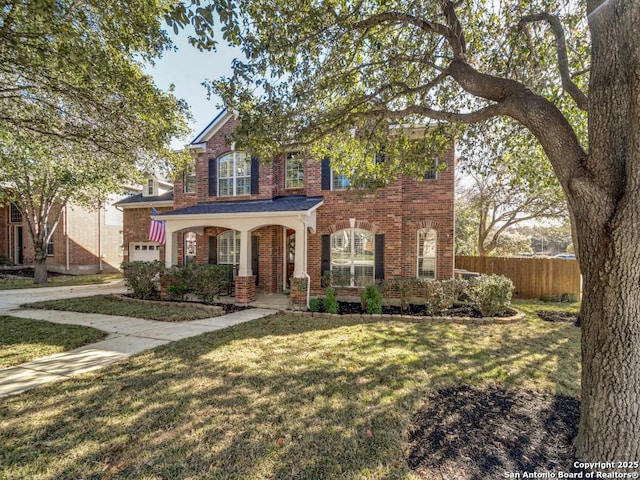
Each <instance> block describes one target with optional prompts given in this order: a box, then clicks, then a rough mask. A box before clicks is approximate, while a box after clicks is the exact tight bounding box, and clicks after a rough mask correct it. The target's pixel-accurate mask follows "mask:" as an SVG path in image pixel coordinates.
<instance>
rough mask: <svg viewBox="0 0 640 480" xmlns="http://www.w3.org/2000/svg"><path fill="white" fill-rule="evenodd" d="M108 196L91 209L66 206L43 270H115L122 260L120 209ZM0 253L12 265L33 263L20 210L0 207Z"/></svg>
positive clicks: (48, 249)
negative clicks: (104, 200)
mask: <svg viewBox="0 0 640 480" xmlns="http://www.w3.org/2000/svg"><path fill="white" fill-rule="evenodd" d="M120 198H122V196H121V195H120V196H112V197H110V198H109V199H108V200H107V201H106V202H105V204H103V205H101V206H100V207H99V208H98V206H97V205H96V209H95V210H88V209H86V208H82V207H78V206H74V205H68V206H67V207H66V208H65V209H64V211H63V213H62V218H61V219H60V222H59V223H58V226H57V228H56V230H55V232H54V233H53V237H52V238H51V241H50V242H49V245H48V247H47V270H49V271H52V272H58V273H69V274H89V273H97V272H113V271H116V270H117V269H118V268H119V267H120V264H121V263H122V259H123V248H122V246H123V238H124V235H123V228H122V221H123V218H122V212H121V211H119V210H116V209H115V208H114V206H113V203H114V202H115V201H117V200H119V199H120ZM0 256H3V257H6V258H8V259H10V261H11V262H12V263H13V264H14V265H18V266H31V265H33V259H34V249H33V244H32V242H31V239H30V238H29V233H28V232H27V226H26V224H25V223H24V222H23V219H22V214H21V213H20V210H18V208H17V207H16V206H15V205H14V204H12V203H9V204H8V205H3V206H0Z"/></svg>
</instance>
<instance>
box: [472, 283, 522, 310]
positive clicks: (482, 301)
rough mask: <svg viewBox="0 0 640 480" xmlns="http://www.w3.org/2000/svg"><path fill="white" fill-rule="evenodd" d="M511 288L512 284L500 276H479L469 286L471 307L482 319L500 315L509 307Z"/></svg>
mask: <svg viewBox="0 0 640 480" xmlns="http://www.w3.org/2000/svg"><path fill="white" fill-rule="evenodd" d="M513 288H514V287H513V282H511V280H509V279H508V278H507V277H504V276H502V275H480V276H479V277H476V278H474V279H473V280H472V281H471V284H470V288H469V298H470V300H471V306H472V307H473V308H475V309H476V310H478V312H480V314H481V315H482V316H483V317H495V316H497V315H502V314H504V313H505V311H506V310H507V308H509V305H511V295H512V293H513Z"/></svg>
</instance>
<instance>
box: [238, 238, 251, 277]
mask: <svg viewBox="0 0 640 480" xmlns="http://www.w3.org/2000/svg"><path fill="white" fill-rule="evenodd" d="M250 275H253V271H252V269H251V233H250V232H249V230H240V264H239V265H238V276H239V277H248V276H250Z"/></svg>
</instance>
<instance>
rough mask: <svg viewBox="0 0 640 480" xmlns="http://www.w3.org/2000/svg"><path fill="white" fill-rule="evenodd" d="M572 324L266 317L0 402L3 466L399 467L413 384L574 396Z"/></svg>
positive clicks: (254, 472) (97, 473) (130, 470)
mask: <svg viewBox="0 0 640 480" xmlns="http://www.w3.org/2000/svg"><path fill="white" fill-rule="evenodd" d="M517 306H518V307H519V308H523V309H525V310H527V311H528V312H530V311H532V310H535V309H539V308H545V307H548V308H558V306H557V305H547V304H541V305H537V304H531V303H519V304H518V305H517ZM563 308H566V307H563ZM570 308H571V307H570ZM579 336H580V331H579V329H577V328H574V327H571V326H569V325H565V324H563V325H559V324H551V323H547V322H543V321H541V320H539V319H537V318H536V317H535V316H533V315H528V316H527V318H526V320H524V321H522V322H520V323H516V324H512V325H487V326H476V325H468V326H467V325H457V324H445V323H427V322H423V321H420V320H415V321H409V320H402V321H384V322H382V321H357V320H343V319H319V318H306V317H304V318H301V317H292V316H286V315H274V316H271V317H267V318H263V319H260V320H255V321H252V322H248V323H245V324H240V325H236V326H235V327H232V328H228V329H225V330H220V331H216V332H212V333H210V334H205V335H201V336H199V337H194V338H190V339H186V340H182V341H179V342H173V343H171V344H168V345H166V346H163V347H160V348H156V349H154V350H151V351H147V352H145V353H142V354H140V355H137V356H135V357H132V358H131V359H129V360H127V361H123V362H120V363H117V364H115V365H114V366H111V367H109V368H108V369H105V370H103V371H101V372H99V373H92V374H87V375H85V376H83V377H80V378H75V379H72V380H70V381H66V382H63V383H58V384H52V385H50V386H48V387H46V388H42V389H39V390H37V391H31V392H28V393H26V394H23V395H20V396H17V397H14V398H7V399H4V400H3V401H2V403H0V465H2V467H0V478H7V479H18V478H30V479H45V478H47V479H49V478H102V479H111V478H119V479H149V480H150V479H164V478H171V479H192V478H194V479H195V478H207V479H225V480H227V479H246V480H258V479H266V478H268V479H294V478H295V479H336V480H337V479H340V480H343V479H347V480H350V479H354V480H355V479H411V478H414V476H413V474H412V473H411V472H410V471H409V469H408V467H407V463H406V460H405V451H406V447H407V425H408V421H409V419H410V418H411V415H412V414H413V412H415V411H416V409H417V408H418V407H419V406H420V404H421V402H422V399H423V398H424V394H425V392H428V391H429V390H431V389H435V388H439V387H444V386H454V385H460V384H468V385H477V386H489V385H502V386H505V387H507V388H512V389H521V388H524V389H532V390H536V391H544V392H557V393H560V394H567V395H577V394H578V392H579V379H580V347H579ZM367 430H370V431H371V436H369V435H368V434H367Z"/></svg>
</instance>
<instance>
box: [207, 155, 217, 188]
mask: <svg viewBox="0 0 640 480" xmlns="http://www.w3.org/2000/svg"><path fill="white" fill-rule="evenodd" d="M217 195H218V161H217V160H216V159H215V158H210V159H209V196H210V197H215V196H217Z"/></svg>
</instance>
